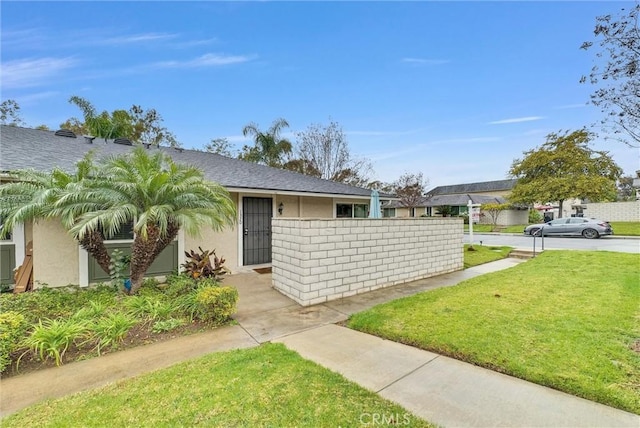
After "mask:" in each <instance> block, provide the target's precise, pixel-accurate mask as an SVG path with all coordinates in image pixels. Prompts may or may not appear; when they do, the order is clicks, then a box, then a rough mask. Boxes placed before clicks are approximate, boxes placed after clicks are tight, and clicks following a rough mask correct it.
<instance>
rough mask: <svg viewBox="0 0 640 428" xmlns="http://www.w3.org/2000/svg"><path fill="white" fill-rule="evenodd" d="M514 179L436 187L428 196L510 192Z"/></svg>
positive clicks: (514, 183)
mask: <svg viewBox="0 0 640 428" xmlns="http://www.w3.org/2000/svg"><path fill="white" fill-rule="evenodd" d="M516 181H517V180H515V179H508V180H496V181H483V182H480V183H466V184H454V185H450V186H438V187H436V188H434V189H432V190H430V191H429V192H427V193H428V194H429V195H453V194H458V193H480V192H497V191H503V190H511V189H513V186H515V185H516Z"/></svg>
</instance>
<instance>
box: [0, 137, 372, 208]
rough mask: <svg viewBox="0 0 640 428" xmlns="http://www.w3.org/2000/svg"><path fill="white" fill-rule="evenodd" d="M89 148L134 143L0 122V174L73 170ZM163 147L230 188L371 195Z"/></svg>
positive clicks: (118, 148) (112, 151) (117, 149)
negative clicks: (57, 134)
mask: <svg viewBox="0 0 640 428" xmlns="http://www.w3.org/2000/svg"><path fill="white" fill-rule="evenodd" d="M90 150H94V151H95V152H96V155H97V156H98V157H103V156H109V155H118V154H122V153H126V152H128V151H130V150H132V147H131V146H124V145H120V144H114V143H113V142H111V141H110V142H108V143H105V141H104V139H102V138H96V139H95V140H93V144H89V143H88V142H86V141H85V139H84V137H82V136H78V138H69V137H61V136H56V135H54V132H53V131H41V130H37V129H30V128H21V127H16V126H6V125H2V126H1V127H0V172H8V171H13V170H16V169H22V168H34V169H37V170H41V171H50V170H51V169H53V168H54V167H59V168H61V169H64V170H67V171H71V170H73V169H74V165H75V163H76V161H78V160H79V159H80V158H82V156H84V155H85V154H86V153H87V152H89V151H90ZM149 150H152V151H156V150H161V151H163V152H164V153H166V154H168V155H169V156H171V157H172V158H173V160H174V161H175V162H178V163H183V164H189V165H193V166H195V167H198V168H200V169H201V170H202V171H204V174H205V176H206V178H207V179H209V180H212V181H215V182H218V183H220V184H222V185H223V186H225V187H227V188H230V189H247V190H250V189H254V190H269V191H281V192H301V193H318V194H327V195H345V196H370V195H371V190H369V189H363V188H359V187H354V186H349V185H347V184H343V183H336V182H333V181H329V180H323V179H320V178H316V177H311V176H308V175H303V174H298V173H296V172H292V171H285V170H281V169H277V168H271V167H268V166H264V165H258V164H255V163H251V162H245V161H242V160H239V159H232V158H228V157H225V156H221V155H218V154H213V153H207V152H201V151H197V150H187V149H185V150H182V151H177V150H175V149H172V148H169V147H160V148H155V147H154V148H150V149H149Z"/></svg>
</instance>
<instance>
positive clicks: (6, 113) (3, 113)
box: [0, 100, 24, 126]
mask: <svg viewBox="0 0 640 428" xmlns="http://www.w3.org/2000/svg"><path fill="white" fill-rule="evenodd" d="M0 124H2V125H9V126H21V125H24V121H23V120H22V118H21V117H20V105H19V104H18V103H17V102H16V100H4V101H3V102H2V103H1V104H0Z"/></svg>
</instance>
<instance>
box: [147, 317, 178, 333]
mask: <svg viewBox="0 0 640 428" xmlns="http://www.w3.org/2000/svg"><path fill="white" fill-rule="evenodd" d="M181 325H184V321H181V320H179V319H176V318H169V319H168V320H164V321H156V322H155V323H154V324H153V327H152V328H151V331H153V332H154V333H163V332H165V331H171V330H173V329H176V328H178V327H180V326H181Z"/></svg>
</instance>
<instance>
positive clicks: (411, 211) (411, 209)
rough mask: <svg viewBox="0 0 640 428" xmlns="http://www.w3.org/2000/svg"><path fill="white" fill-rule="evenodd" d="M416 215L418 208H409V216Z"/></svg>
mask: <svg viewBox="0 0 640 428" xmlns="http://www.w3.org/2000/svg"><path fill="white" fill-rule="evenodd" d="M415 216H416V209H415V207H411V208H409V217H415Z"/></svg>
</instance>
